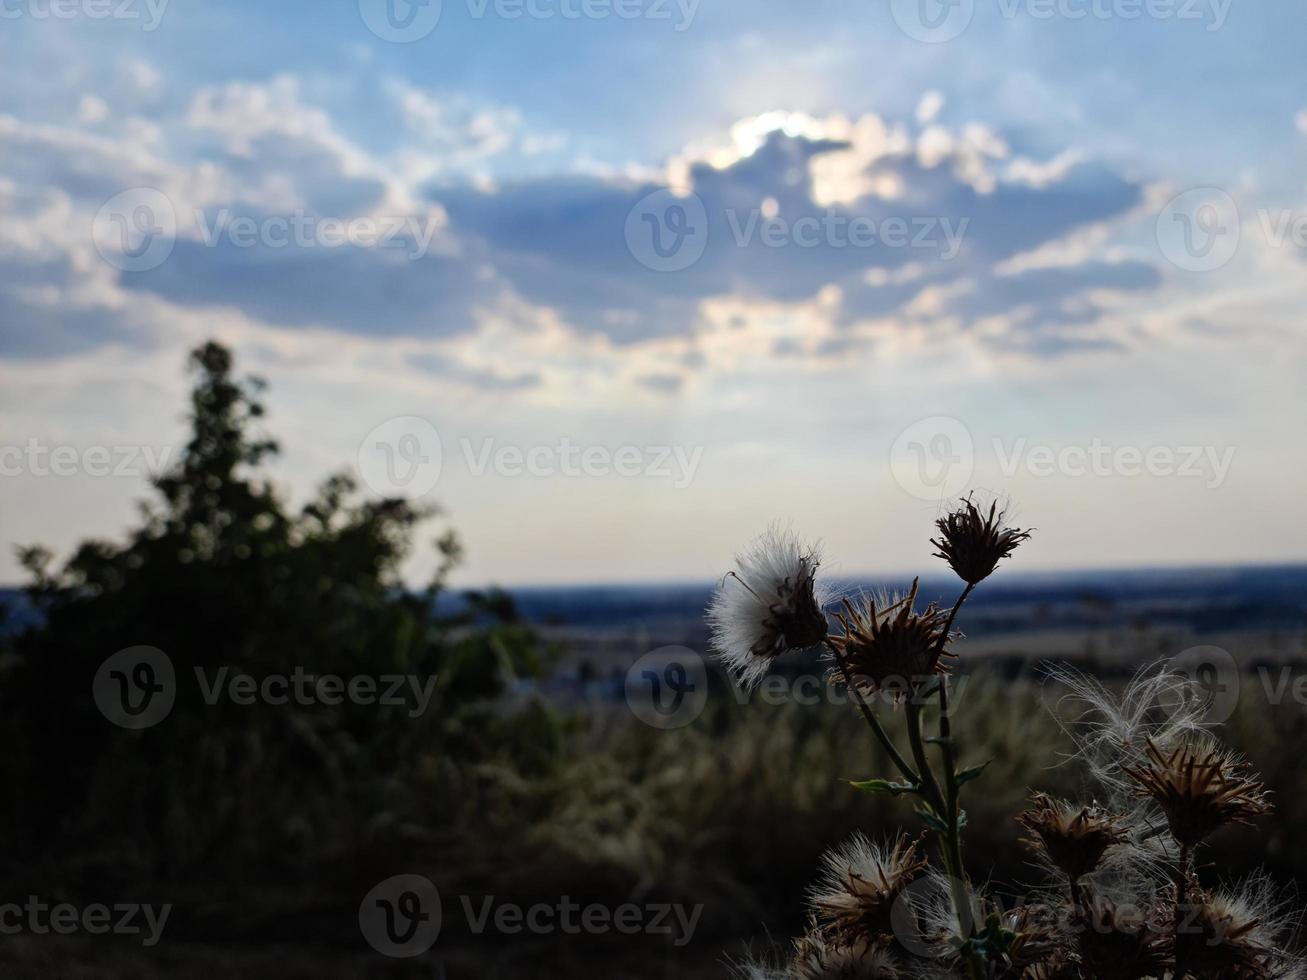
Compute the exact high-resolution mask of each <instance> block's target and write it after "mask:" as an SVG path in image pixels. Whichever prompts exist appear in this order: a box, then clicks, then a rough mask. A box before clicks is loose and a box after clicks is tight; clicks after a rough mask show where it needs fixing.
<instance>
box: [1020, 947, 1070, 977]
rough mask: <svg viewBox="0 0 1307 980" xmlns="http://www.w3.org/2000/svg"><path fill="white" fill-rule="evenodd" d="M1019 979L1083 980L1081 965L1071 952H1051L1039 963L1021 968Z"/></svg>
mask: <svg viewBox="0 0 1307 980" xmlns="http://www.w3.org/2000/svg"><path fill="white" fill-rule="evenodd" d="M1017 976H1018V977H1019V980H1082V975H1081V973H1080V967H1079V966H1077V965H1076V963H1075V961H1074V960H1073V959H1072V958H1071V955H1070V954H1069V953H1066V952H1063V951H1060V950H1059V951H1057V952H1055V953H1050V954H1049V955H1048V956H1047V957H1045V958H1044V959H1042V960H1040V961H1039V962H1038V963H1032V964H1031V965H1029V966H1025V967H1022V968H1021V972H1020V973H1018V974H1017Z"/></svg>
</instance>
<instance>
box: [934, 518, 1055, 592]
mask: <svg viewBox="0 0 1307 980" xmlns="http://www.w3.org/2000/svg"><path fill="white" fill-rule="evenodd" d="M1006 517H1007V514H1006V512H1005V511H1001V510H999V509H998V502H997V501H995V502H994V503H991V504H990V505H989V513H988V514H984V513H982V512H981V510H980V508H978V507H977V506H976V505H975V503H973V502H972V500H971V498H970V497H967V498H966V499H965V500H964V501H962V506H961V507H959V508H958V509H957V510H955V511H954V512H953V513H951V514H947V515H945V516H944V517H941V518H940V519H939V520H937V521H936V522H935V526H936V527H937V528H938V529H939V534H940V536H939V537H938V538H931V539H930V543H931V544H933V545H934V546H935V547H936V548H938V549H939V550H938V551H937V552H935V555H936V557H938V558H943V559H944V560H945V561H946V562H948V563H949V567H950V568H952V569H953V571H955V572H957V575H958V578H960V579H962V581H963V582H966V583H967V585H968V586H975V585H977V584H979V583H980V582H982V581H984V580H985V579H987V578H989V576H990V575H991V574H993V572H994V569H995V568H997V567H998V563H999V562H1000V561H1002V560H1003V559H1004V558H1008V557H1010V556H1011V555H1012V552H1013V551H1015V550H1016V548H1017V546H1018V545H1020V544H1021V543H1022V542H1023V541H1026V540H1028V539H1029V538H1030V532H1029V531H1023V530H1021V529H1020V528H1015V527H1007V526H1006V524H1005V519H1006Z"/></svg>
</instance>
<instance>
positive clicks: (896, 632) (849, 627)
mask: <svg viewBox="0 0 1307 980" xmlns="http://www.w3.org/2000/svg"><path fill="white" fill-rule="evenodd" d="M917 588H918V581H917V580H916V579H913V581H912V588H911V589H910V590H909V591H908V594H907V595H906V596H904V597H903V598H902V599H898V600H891V601H889V602H888V603H887V602H879V603H878V601H877V600H876V599H875V598H869V599H865V600H863V603H862V608H855V607H854V605H853V603H851V602H849V600H847V599H845V600H844V611H843V612H839V613H836V614H835V618H836V619H837V620H838V621H839V624H840V627H841V628H842V629H843V635H840V636H835V637H832V643H833V644H834V645H835V648H836V649H837V650H838V651H839V652H840V654H841V655H842V656H843V657H844V658H845V660H846V661H847V663H848V667H849V673H850V674H852V676H853V683H854V685H855V686H856V687H857V688H858V689H859V690H860V691H862V692H863V693H864V694H874V693H876V692H877V691H889V692H891V693H893V694H894V696H895V697H896V698H897V699H898V700H903V699H904V698H905V697H906V696H907V689H908V687H909V686H910V685H916V684H917V683H920V682H922V681H923V680H925V679H926V678H929V677H931V676H933V675H936V674H943V673H946V672H947V671H948V666H947V664H946V662H945V661H946V660H947V659H949V658H951V657H952V654H950V653H948V651H947V649H946V641H947V638H946V637H945V635H944V629H945V627H946V625H947V623H948V614H947V613H946V612H945V611H944V610H942V609H940V608H938V607H937V606H935V605H934V604H933V603H932V604H931V605H929V606H927V607H926V608H925V610H923V611H921V612H917V610H916V608H915V604H916V600H917Z"/></svg>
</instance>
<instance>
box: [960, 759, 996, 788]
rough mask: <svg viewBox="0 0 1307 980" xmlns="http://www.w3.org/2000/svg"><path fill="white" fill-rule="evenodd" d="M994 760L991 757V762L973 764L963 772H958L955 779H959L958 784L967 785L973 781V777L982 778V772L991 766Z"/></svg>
mask: <svg viewBox="0 0 1307 980" xmlns="http://www.w3.org/2000/svg"><path fill="white" fill-rule="evenodd" d="M993 761H994V760H993V759H990V760H989V762H982V763H981V764H980V765H978V766H972V767H971V768H970V769H963V770H962V771H961V772H959V773H958V774H957V775H955V776H954V777H953V778H954V779H955V780H957V784H958V785H959V786H965V785H966V784H967V783H969V782H971V781H972V780H973V779H979V778H980V774H981V773H982V772H984V771H985V769H986V768H987V767H988V766H989V763H990V762H993Z"/></svg>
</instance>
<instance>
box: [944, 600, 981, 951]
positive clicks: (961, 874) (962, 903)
mask: <svg viewBox="0 0 1307 980" xmlns="http://www.w3.org/2000/svg"><path fill="white" fill-rule="evenodd" d="M975 587H976V586H975V583H974V582H968V583H967V587H966V588H965V589H963V590H962V594H961V595H960V596H958V600H957V602H955V603H953V608H952V609H951V610H950V611H949V614H948V620H947V621H946V622H945V623H944V631H943V633H942V634H941V635H940V639H939V651H940V654H941V655H942V654H943V652H944V648H945V647H946V646H947V644H948V638H949V633H950V632H952V630H953V623H954V621H955V620H956V619H957V616H958V610H959V609H961V608H962V604H963V603H964V602H966V601H967V599H968V598H969V597H970V595H971V592H972V590H973V589H974V588H975ZM939 747H940V752H941V753H942V754H943V757H944V786H945V801H944V814H943V818H944V823H945V826H946V827H947V828H948V829H947V832H946V834H945V835H944V851H945V855H946V856H945V863H946V864H948V865H950V866H951V867H950V881H951V884H952V889H953V907H954V911H955V912H956V913H957V916H958V931H959V932H960V933H963V932H970V935H964V936H963V937H962V938H963V939H970V938H971V935H974V933H975V923H974V922H973V923H971V928H970V930H968V926H967V917H968V916H969V915H970V903H971V888H970V884H969V881H968V879H967V874H966V867H965V865H963V863H962V828H961V826H960V822H961V810H960V808H959V806H958V768H957V753H956V752H955V751H954V746H953V723H952V719H951V718H950V717H949V702H948V676H947V675H943V676H941V677H940V679H939ZM967 968H968V970H969V971H970V973H971V975H972V976H973V977H982V976H983V973H982V972H981V963H980V962H979V957H977V956H976V954H975V953H970V952H969V953H968V955H967Z"/></svg>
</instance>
